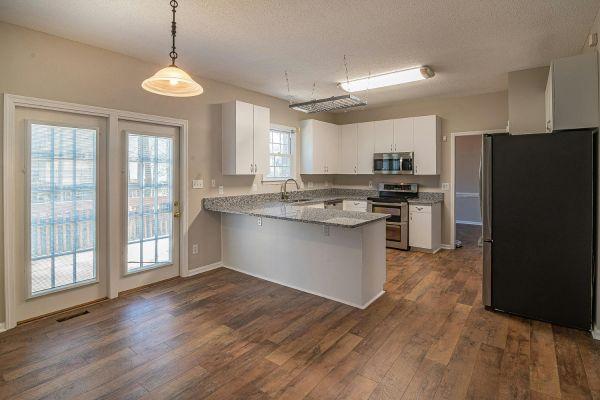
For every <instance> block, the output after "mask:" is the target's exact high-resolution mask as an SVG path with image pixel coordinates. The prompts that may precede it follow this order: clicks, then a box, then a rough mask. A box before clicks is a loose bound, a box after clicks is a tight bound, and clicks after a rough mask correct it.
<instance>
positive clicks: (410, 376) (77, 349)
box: [0, 227, 600, 400]
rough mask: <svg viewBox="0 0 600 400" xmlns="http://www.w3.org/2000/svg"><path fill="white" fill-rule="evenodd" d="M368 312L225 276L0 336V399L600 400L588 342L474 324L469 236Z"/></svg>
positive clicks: (410, 272)
mask: <svg viewBox="0 0 600 400" xmlns="http://www.w3.org/2000/svg"><path fill="white" fill-rule="evenodd" d="M460 234H461V235H460V238H461V239H463V242H464V245H465V246H464V248H462V249H458V250H455V251H442V252H439V253H438V254H436V255H429V254H420V253H409V252H401V251H396V250H388V254H387V255H388V282H387V287H386V289H387V293H386V294H385V295H384V296H383V297H381V298H380V299H379V300H378V301H376V302H375V303H374V304H373V305H371V306H370V307H369V308H368V309H367V310H357V309H353V308H352V307H349V306H346V305H342V304H339V303H335V302H333V301H329V300H325V299H322V298H319V297H316V296H312V295H308V294H305V293H302V292H299V291H296V290H292V289H288V288H285V287H282V286H279V285H276V284H272V283H269V282H265V281H261V280H259V279H255V278H252V277H249V276H245V275H242V274H240V273H236V272H233V271H230V270H226V269H218V270H214V271H211V272H209V273H206V274H203V275H199V276H196V277H193V278H188V279H176V280H172V281H169V282H165V283H163V284H160V285H158V286H155V287H151V288H147V289H144V290H143V291H139V292H135V293H131V294H128V295H126V296H123V297H120V298H119V299H116V300H112V301H107V302H104V303H101V304H97V305H94V306H90V307H88V308H87V310H88V311H89V314H85V315H82V316H79V317H76V318H73V319H69V320H66V321H64V322H60V323H59V322H56V317H54V318H48V319H45V320H39V321H36V322H33V323H29V324H25V325H21V326H19V327H17V328H16V329H14V330H11V331H9V332H5V333H3V334H0V372H1V375H0V377H1V378H0V398H1V399H38V398H55V399H70V398H77V399H96V398H103V399H137V398H153V399H171V398H175V399H180V398H181V399H183V398H189V399H204V398H207V399H270V398H272V399H302V398H306V399H313V400H317V399H320V400H321V399H369V398H370V399H463V398H469V399H531V400H536V399H560V398H563V399H600V344H599V343H598V342H595V341H593V340H592V339H591V338H590V336H589V334H587V333H584V332H579V331H575V330H571V329H566V328H561V327H556V326H552V325H550V324H546V323H541V322H533V321H529V320H524V319H521V318H515V317H510V316H507V315H503V314H498V313H492V312H488V311H485V310H484V309H483V307H482V305H481V251H480V249H479V248H477V247H476V244H475V243H476V238H477V231H476V230H475V229H473V228H469V227H461V230H460Z"/></svg>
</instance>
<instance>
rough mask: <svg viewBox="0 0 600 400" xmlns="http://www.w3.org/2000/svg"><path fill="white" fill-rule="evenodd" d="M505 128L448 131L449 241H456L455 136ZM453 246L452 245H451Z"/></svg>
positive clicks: (500, 130) (490, 131) (497, 131)
mask: <svg viewBox="0 0 600 400" xmlns="http://www.w3.org/2000/svg"><path fill="white" fill-rule="evenodd" d="M505 132H506V129H489V130H483V131H467V132H452V133H450V198H451V199H452V206H451V207H450V221H451V222H450V223H451V227H450V228H451V229H450V243H456V192H455V186H456V137H457V136H474V135H483V134H486V133H505ZM453 248H454V246H453Z"/></svg>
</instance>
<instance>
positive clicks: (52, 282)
mask: <svg viewBox="0 0 600 400" xmlns="http://www.w3.org/2000/svg"><path fill="white" fill-rule="evenodd" d="M15 129H16V132H17V139H16V143H15V144H16V154H15V162H16V163H17V164H16V165H17V166H20V168H18V170H21V171H22V173H20V174H17V175H16V176H15V184H16V185H15V186H16V192H15V197H16V201H15V205H16V209H15V212H16V214H17V216H18V220H20V221H22V222H23V223H21V224H18V226H16V227H15V230H16V233H15V235H16V237H15V241H14V243H15V245H16V246H17V249H16V250H17V253H18V255H19V256H18V257H17V263H16V265H14V266H11V267H12V268H14V271H15V283H16V287H15V299H14V302H15V317H16V321H17V322H21V321H25V320H28V319H31V318H35V317H39V316H42V315H45V314H49V313H53V312H56V311H59V310H64V309H67V308H70V307H74V306H77V305H81V304H84V303H88V302H91V301H95V300H98V299H102V298H104V297H106V296H107V279H108V278H107V276H108V275H107V269H106V258H105V254H106V248H107V246H106V245H107V243H106V224H105V221H106V136H107V133H106V129H107V121H106V119H105V118H101V117H93V116H84V115H78V114H69V113H62V112H55V111H45V110H34V109H29V108H17V109H16V112H15Z"/></svg>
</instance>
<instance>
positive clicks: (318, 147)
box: [300, 119, 341, 175]
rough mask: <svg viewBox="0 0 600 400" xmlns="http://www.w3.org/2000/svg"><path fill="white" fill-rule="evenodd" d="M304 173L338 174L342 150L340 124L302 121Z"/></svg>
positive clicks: (302, 171)
mask: <svg viewBox="0 0 600 400" xmlns="http://www.w3.org/2000/svg"><path fill="white" fill-rule="evenodd" d="M300 129H301V130H300V135H301V141H302V168H301V173H302V174H319V175H324V174H336V173H338V172H337V171H338V168H339V165H338V162H339V152H340V132H341V128H340V126H338V125H335V124H330V123H328V122H322V121H317V120H314V119H308V120H304V121H301V122H300Z"/></svg>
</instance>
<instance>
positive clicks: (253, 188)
mask: <svg viewBox="0 0 600 400" xmlns="http://www.w3.org/2000/svg"><path fill="white" fill-rule="evenodd" d="M257 190H258V185H257V184H256V183H255V184H253V185H252V191H253V192H256V191H257Z"/></svg>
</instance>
